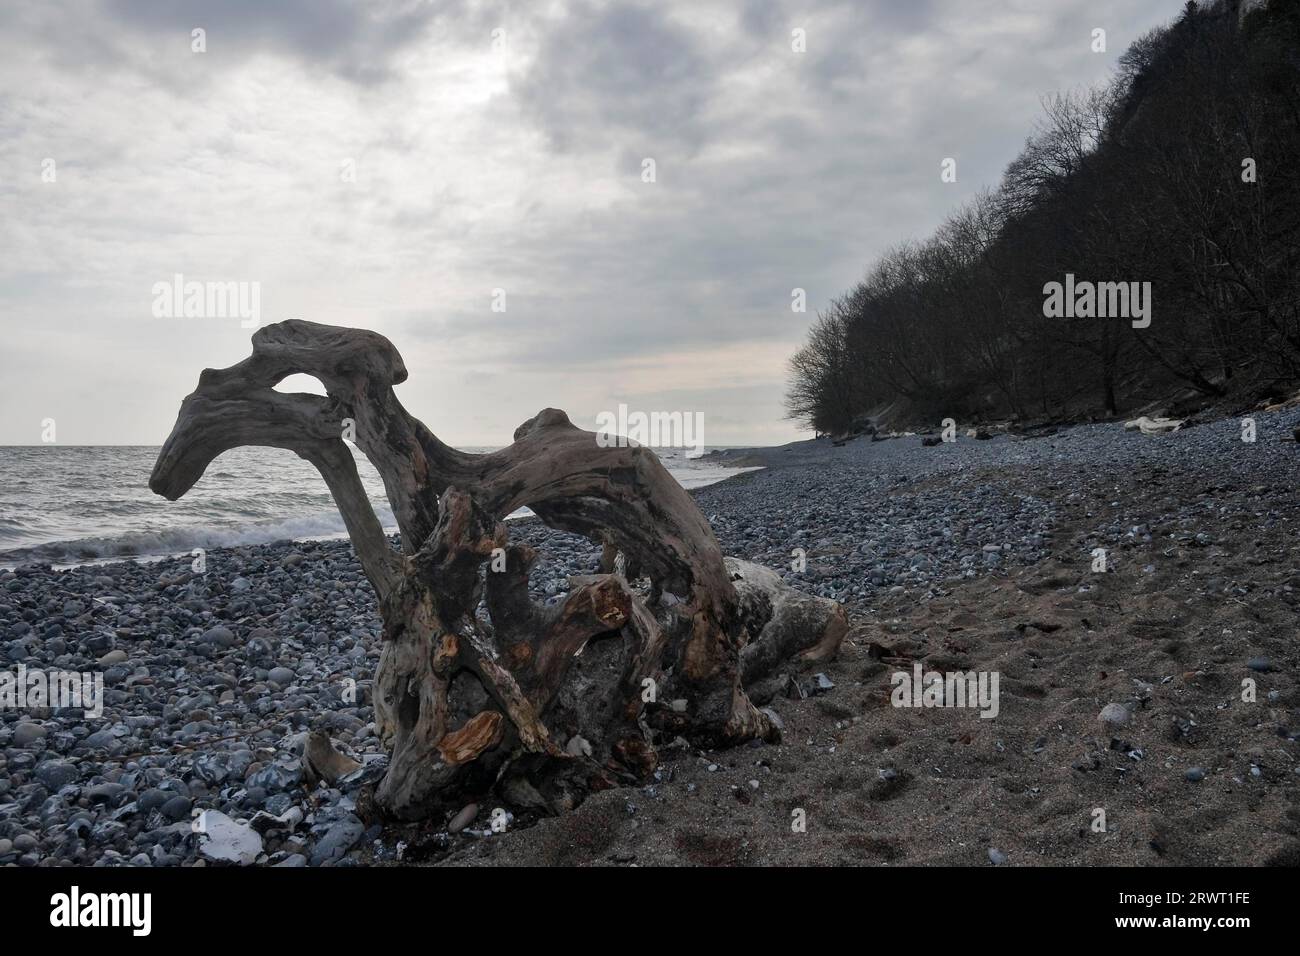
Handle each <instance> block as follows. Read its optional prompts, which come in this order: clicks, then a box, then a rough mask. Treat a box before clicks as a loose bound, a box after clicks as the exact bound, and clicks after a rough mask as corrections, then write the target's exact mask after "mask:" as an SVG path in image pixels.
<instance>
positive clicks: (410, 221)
mask: <svg viewBox="0 0 1300 956" xmlns="http://www.w3.org/2000/svg"><path fill="white" fill-rule="evenodd" d="M1181 6H1182V0H875V2H865V0H857V2H848V3H818V2H815V0H810V2H803V0H798V2H789V3H786V2H769V0H752V2H736V0H730V2H707V0H684V2H680V3H668V2H655V3H647V4H641V5H638V4H631V3H625V4H609V5H606V4H600V3H583V2H574V3H563V2H554V3H547V2H527V3H524V2H519V3H513V4H508V3H507V4H502V3H470V2H466V3H454V2H453V3H432V4H426V3H419V2H402V0H385V2H373V3H364V2H349V0H233V2H214V0H206V2H201V0H103V2H64V0H17V2H13V0H6V2H5V3H4V4H3V6H0V342H2V344H0V408H2V409H3V412H2V413H0V443H2V444H32V443H39V442H40V440H41V430H42V425H41V422H42V420H43V419H47V418H53V419H54V420H55V422H56V426H57V439H58V442H59V444H158V443H161V441H162V440H163V439H164V438H165V437H166V435H167V433H168V431H169V430H170V428H171V424H172V421H173V419H174V417H175V413H176V409H177V407H178V405H179V403H180V400H181V399H182V398H183V397H184V396H185V395H186V394H188V393H189V392H190V391H191V390H192V389H193V387H194V385H195V383H196V381H197V376H198V373H199V370H200V369H202V368H203V367H205V366H225V365H229V364H232V363H234V362H236V361H239V360H240V359H242V358H243V357H245V356H246V355H247V354H248V351H249V335H250V334H251V330H250V329H248V328H242V327H241V322H240V320H239V318H238V317H205V318H183V317H177V318H160V317H156V316H155V315H154V314H153V305H154V286H155V284H156V283H159V282H171V281H172V277H173V276H174V275H175V274H177V273H180V274H182V275H183V276H184V277H185V279H186V280H187V281H200V282H217V281H238V282H246V283H253V282H256V283H259V288H260V296H261V301H260V306H261V323H262V324H263V325H265V324H269V323H271V322H276V321H280V320H282V319H288V318H304V319H311V320H314V321H318V322H328V323H333V324H341V325H355V326H363V327H366V328H370V329H374V330H376V331H379V332H382V333H383V334H384V335H386V336H388V337H389V338H390V339H392V341H393V342H394V343H395V344H396V345H397V347H398V349H399V350H400V351H401V353H402V355H403V357H404V359H405V361H406V365H407V367H408V369H409V370H410V373H411V377H410V379H409V381H408V382H406V383H405V384H403V385H402V386H400V387H399V390H398V391H399V395H400V396H401V399H402V401H403V402H404V403H405V404H406V406H407V407H408V408H409V409H410V410H411V411H412V412H413V413H414V414H416V415H417V416H419V417H420V418H421V419H423V420H424V422H425V423H426V424H427V425H429V427H430V428H431V429H433V431H434V432H435V433H437V434H438V435H439V436H440V437H442V438H443V439H444V440H446V441H450V442H452V443H454V444H459V445H491V444H503V443H506V442H508V441H509V440H510V434H511V432H512V431H513V430H514V428H515V427H516V426H517V425H518V424H519V423H520V422H522V421H524V420H525V419H526V418H528V417H530V416H532V415H533V414H535V413H536V412H537V411H538V410H539V409H541V408H543V407H546V406H556V407H559V408H563V409H565V410H567V411H568V412H569V414H570V417H572V418H573V420H574V421H575V422H576V423H578V424H580V425H583V426H584V427H589V428H590V427H594V423H595V418H596V415H597V414H598V413H599V412H601V411H604V410H613V409H615V408H616V407H617V405H618V404H619V403H620V402H622V403H626V404H627V405H628V406H629V407H631V408H632V409H641V410H646V411H654V410H663V411H674V410H680V411H701V412H703V413H704V416H705V418H704V422H705V432H704V436H705V441H706V442H708V443H709V444H771V443H777V442H782V441H788V440H791V439H794V438H797V437H800V436H799V435H798V434H797V433H796V431H795V430H794V428H793V427H792V426H791V425H790V424H789V423H788V422H785V421H784V420H783V414H784V409H783V404H782V396H783V393H784V390H785V384H786V374H787V370H786V362H787V359H788V358H789V356H790V354H791V352H792V351H793V350H794V349H796V348H797V347H798V346H799V344H800V342H801V340H802V338H803V335H804V332H805V330H806V329H807V327H808V325H809V323H810V322H811V321H812V319H813V318H814V316H815V312H816V311H817V310H818V309H819V308H822V307H823V306H824V305H825V304H826V303H827V301H828V300H829V299H830V298H832V297H833V296H835V295H837V294H839V293H841V292H843V291H844V290H845V289H846V288H848V287H849V286H850V285H852V284H853V283H854V282H855V281H857V279H858V278H860V277H861V275H862V273H863V272H864V271H865V268H866V266H867V265H868V263H869V262H870V261H871V260H872V259H873V258H874V257H875V256H877V255H878V254H879V253H880V252H881V251H882V250H883V249H885V248H886V247H887V246H889V245H891V244H893V243H896V242H898V241H901V240H904V239H908V238H920V237H923V236H925V235H927V234H928V233H929V232H930V231H931V230H932V229H933V228H934V227H935V226H936V225H937V224H938V223H939V222H940V220H941V219H942V218H943V216H944V214H945V213H946V212H947V211H949V210H950V209H952V208H953V207H954V206H956V205H957V204H958V203H960V202H962V201H963V200H965V199H967V198H969V197H970V196H971V195H972V194H973V193H974V192H975V191H977V190H978V189H979V188H980V187H981V186H986V185H993V184H995V183H996V182H997V181H998V179H999V178H1000V176H1001V173H1002V170H1003V168H1004V167H1005V166H1006V164H1007V162H1008V161H1010V160H1011V159H1012V158H1013V157H1014V156H1015V154H1016V153H1017V152H1018V150H1019V149H1020V147H1021V145H1022V144H1023V142H1024V139H1025V136H1026V135H1027V134H1028V133H1029V131H1030V129H1031V126H1032V123H1033V121H1034V119H1035V118H1036V116H1037V115H1038V113H1039V112H1040V103H1039V101H1040V97H1041V96H1042V95H1043V94H1045V93H1048V92H1051V91H1055V90H1067V89H1072V88H1076V87H1079V86H1083V85H1088V84H1093V83H1097V82H1101V81H1103V80H1104V79H1105V78H1106V77H1107V76H1108V75H1109V73H1110V71H1111V70H1112V68H1113V66H1114V64H1115V61H1116V59H1117V57H1118V56H1119V55H1120V54H1121V53H1122V52H1123V51H1124V49H1125V48H1126V47H1127V46H1128V44H1129V43H1130V42H1131V41H1132V40H1134V39H1135V38H1136V37H1138V36H1140V35H1142V34H1143V33H1145V32H1146V31H1147V30H1149V29H1150V28H1152V27H1153V26H1156V25H1159V24H1163V23H1165V22H1167V21H1168V20H1170V19H1171V18H1172V17H1174V16H1175V15H1176V14H1177V12H1178V10H1179V9H1180V8H1181ZM195 28H201V29H202V30H203V31H205V42H206V52H201V53H199V52H194V51H193V49H192V46H193V39H192V31H193V30H194V29H195ZM1095 28H1103V29H1105V30H1106V31H1107V36H1106V40H1107V51H1106V52H1105V53H1094V52H1093V51H1092V49H1091V46H1092V31H1093V30H1094V29H1095ZM795 29H801V30H803V31H805V35H806V47H807V49H806V52H804V53H797V52H794V51H793V50H792V31H793V30H795ZM494 31H500V32H498V33H495V34H494ZM494 37H495V41H494ZM945 157H954V158H956V160H957V163H958V166H957V182H956V183H953V184H945V183H942V182H941V181H940V176H939V173H940V163H941V161H942V160H943V159H944V158H945ZM646 158H652V159H653V160H654V161H655V175H656V181H655V182H653V183H646V182H643V176H642V169H643V160H644V159H646ZM48 160H53V164H52V165H51V164H50V163H49V162H48ZM349 163H350V164H351V165H348V164H349ZM349 169H351V170H354V171H355V176H354V177H349V176H348V175H347V171H348V170H349ZM51 173H52V174H53V175H52V177H51V175H50V174H51ZM51 178H52V179H53V181H48V180H50V179H51ZM350 178H354V179H355V181H349V179H350ZM796 287H798V288H803V289H805V290H806V293H807V302H808V311H807V312H806V313H804V314H797V313H794V312H792V310H791V290H792V289H794V288H796ZM494 289H504V290H505V311H504V312H501V311H493V308H492V306H493V290H494ZM498 301H499V300H498Z"/></svg>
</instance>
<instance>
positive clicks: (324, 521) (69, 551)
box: [0, 510, 395, 566]
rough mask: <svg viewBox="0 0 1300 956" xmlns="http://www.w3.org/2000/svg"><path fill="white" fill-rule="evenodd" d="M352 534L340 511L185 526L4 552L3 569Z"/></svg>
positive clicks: (386, 516) (384, 518)
mask: <svg viewBox="0 0 1300 956" xmlns="http://www.w3.org/2000/svg"><path fill="white" fill-rule="evenodd" d="M379 518H380V521H381V522H383V524H384V526H385V528H386V529H388V530H390V531H392V530H395V527H394V525H395V522H394V521H393V516H392V514H391V512H388V511H386V510H385V511H384V513H382V514H380V515H379ZM346 534H347V528H346V527H345V526H344V524H343V518H342V517H341V516H340V515H339V513H338V512H337V511H335V512H328V511H322V512H320V513H318V514H312V515H302V516H299V517H295V518H285V519H282V520H279V521H273V522H258V523H255V524H244V525H233V526H231V527H227V528H212V527H206V528H205V527H184V528H169V529H165V530H151V531H128V532H124V533H121V534H111V535H102V536H92V537H85V538H74V539H70V540H65V541H48V542H44V543H41V544H34V545H29V546H26V547H19V548H13V549H10V550H7V551H0V565H10V566H13V565H18V564H26V563H30V562H39V563H42V564H57V565H74V564H87V563H91V562H95V561H102V560H106V559H113V558H164V557H169V556H172V555H179V554H189V553H190V552H191V551H193V550H194V549H195V548H202V549H204V550H210V549H212V548H234V547H239V546H242V545H251V544H270V543H272V542H275V541H303V540H310V539H317V538H335V537H342V536H344V535H346Z"/></svg>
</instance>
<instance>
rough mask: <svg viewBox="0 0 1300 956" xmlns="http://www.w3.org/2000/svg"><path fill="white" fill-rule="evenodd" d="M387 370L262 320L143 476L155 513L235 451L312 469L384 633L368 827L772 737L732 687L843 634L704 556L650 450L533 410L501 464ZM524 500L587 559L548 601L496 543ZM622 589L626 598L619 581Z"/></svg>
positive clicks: (804, 599)
mask: <svg viewBox="0 0 1300 956" xmlns="http://www.w3.org/2000/svg"><path fill="white" fill-rule="evenodd" d="M294 373H305V374H308V375H314V376H315V377H317V378H318V379H319V380H320V381H321V382H322V383H323V384H324V386H325V389H326V391H327V392H328V397H321V396H313V395H290V394H282V393H280V392H276V391H275V390H274V386H275V385H276V384H277V383H278V382H280V381H281V380H282V379H284V378H285V377H287V376H289V375H291V374H294ZM405 378H406V367H405V366H404V365H403V363H402V359H401V356H399V355H398V354H397V350H396V349H395V348H394V347H393V345H392V344H391V343H390V342H389V341H388V340H387V339H385V338H384V337H383V336H380V335H377V334H376V333H374V332H368V331H364V330H360V329H346V328H337V327H334V326H327V325H319V324H316V323H312V322H302V321H290V322H281V323H279V324H276V325H271V326H267V327H265V328H262V329H260V330H259V331H258V332H257V333H255V334H254V336H253V354H252V355H251V356H250V357H249V358H247V359H245V360H244V361H243V362H240V363H239V364H237V365H233V366H231V367H230V368H226V369H219V370H216V369H205V370H204V371H203V373H202V375H200V377H199V385H198V388H197V389H196V390H195V391H194V393H193V394H191V395H190V396H189V397H187V398H186V399H185V401H184V403H183V404H182V406H181V410H180V414H179V416H178V418H177V421H176V425H175V427H174V428H173V429H172V433H171V435H170V436H169V437H168V439H167V443H166V444H165V445H164V446H163V449H162V451H161V452H160V453H159V456H158V461H157V464H156V465H155V466H154V471H153V475H152V476H151V478H150V481H149V486H150V488H152V489H153V490H154V491H155V492H157V493H158V494H160V495H163V496H165V497H167V498H169V499H171V500H175V499H177V498H179V497H180V496H181V495H183V494H185V492H186V491H188V490H189V489H190V488H191V487H193V485H194V483H195V482H197V481H198V479H199V478H200V477H201V476H202V474H203V472H204V470H205V469H206V468H207V466H208V465H209V464H210V463H211V462H212V460H213V459H214V458H216V457H217V456H218V455H220V454H221V453H222V452H223V451H226V450H228V449H231V448H235V447H238V446H241V445H268V446H273V447H277V448H287V449H290V450H292V451H294V452H296V453H297V454H298V455H299V456H301V457H303V458H305V459H306V460H308V461H310V462H311V463H312V464H313V465H315V466H316V468H317V469H318V470H319V471H320V473H321V475H322V476H323V477H324V479H325V481H326V483H327V484H328V486H329V488H330V491H331V493H332V494H333V496H334V499H335V501H336V503H337V504H338V507H339V511H340V512H341V513H342V515H343V519H344V522H345V524H346V526H347V529H348V534H349V536H350V537H351V539H352V543H353V546H354V548H355V550H356V552H357V556H358V558H359V559H360V561H361V564H362V567H363V568H364V569H365V573H366V576H367V577H368V578H369V580H370V582H371V584H372V585H373V586H374V589H375V592H376V594H377V596H378V603H379V609H380V613H381V616H382V618H383V622H384V629H383V637H384V649H383V652H382V655H381V657H380V662H379V667H378V671H377V673H376V675H375V683H374V706H375V718H376V723H377V725H378V727H379V730H380V734H381V737H382V738H383V740H384V741H385V743H386V744H387V745H388V746H389V747H390V748H391V757H390V760H389V765H388V770H387V773H386V775H385V776H384V778H383V780H382V781H381V782H380V783H379V785H378V787H377V789H376V790H375V793H374V802H375V803H376V804H377V806H378V807H379V808H380V810H381V811H382V812H383V813H385V814H387V815H389V816H391V817H394V818H398V819H408V820H409V819H419V818H421V817H424V816H426V815H428V814H430V813H431V812H434V811H435V810H437V809H439V808H442V807H445V806H448V805H450V804H451V803H453V802H455V801H457V800H460V799H463V798H464V797H465V796H467V795H474V796H478V795H482V794H484V793H486V792H487V791H489V790H493V789H494V790H495V791H496V792H497V794H498V795H499V796H500V797H501V798H502V799H503V800H504V801H506V802H508V803H511V804H513V805H515V806H518V807H531V808H536V809H539V810H542V811H545V812H558V811H560V810H563V809H566V808H569V807H572V806H575V805H576V804H577V803H578V802H579V801H581V800H582V799H583V797H584V796H585V795H586V794H587V793H590V792H592V791H593V790H598V789H603V788H606V787H611V786H616V785H618V784H620V783H623V782H630V781H634V780H638V779H642V778H644V776H645V775H646V774H648V773H650V772H651V771H652V770H653V769H654V767H655V765H656V762H657V754H656V750H655V742H656V740H658V739H661V738H663V737H665V736H666V739H669V740H671V739H674V738H675V737H676V736H677V735H681V736H684V737H685V738H686V739H687V740H689V741H691V742H692V743H693V744H696V745H698V746H721V745H728V744H734V743H737V742H740V741H744V740H748V739H752V738H755V737H762V738H767V739H772V738H774V737H775V735H776V731H775V729H774V728H773V726H772V724H771V722H770V721H769V719H768V718H767V717H766V716H764V714H762V713H761V712H760V711H759V710H758V709H757V708H756V707H755V706H754V705H753V704H752V703H751V702H750V699H749V697H748V696H747V695H746V693H745V689H746V687H748V686H750V685H752V684H753V683H754V682H756V681H759V680H761V679H762V678H764V677H767V676H768V675H770V674H771V673H772V672H773V671H774V669H775V668H777V667H778V666H779V665H781V664H782V663H784V662H785V661H787V660H790V659H792V658H802V659H807V660H821V659H824V658H826V657H829V656H831V655H833V654H834V653H835V651H836V649H837V648H838V647H839V644H840V641H841V640H842V639H843V636H844V634H845V632H846V630H847V627H848V625H847V619H846V617H845V615H844V611H843V609H842V608H841V607H840V606H839V605H838V604H836V603H834V602H832V601H828V600H826V599H823V598H816V597H810V596H808V595H805V594H802V593H800V592H798V591H796V590H794V589H792V588H790V587H788V586H787V585H785V584H784V582H782V581H781V579H780V577H779V576H778V575H776V574H774V573H773V572H771V571H769V570H767V569H766V568H762V567H759V566H757V565H753V564H748V563H746V562H743V561H736V560H734V559H731V558H728V559H726V560H725V561H724V559H723V556H722V553H721V550H720V549H719V547H718V543H717V540H716V539H715V538H714V536H713V532H712V530H711V529H710V528H709V525H708V522H707V521H706V520H705V519H704V516H703V515H702V514H701V513H700V511H699V509H698V508H697V507H696V506H695V503H694V501H693V500H692V498H691V497H690V495H689V494H687V493H686V491H684V490H683V489H682V487H681V485H679V484H678V483H677V482H676V480H674V479H673V478H672V476H671V475H669V474H668V472H667V470H666V469H665V468H664V467H663V465H662V464H661V463H660V462H659V459H658V458H657V457H656V456H655V455H654V454H653V453H652V452H651V451H650V450H649V449H643V448H640V447H636V446H629V447H617V446H615V447H603V446H602V445H601V444H600V443H598V442H597V439H596V435H595V434H594V433H592V432H586V431H582V430H581V429H578V428H576V427H575V426H574V425H572V424H571V423H570V422H569V419H568V417H567V416H566V415H565V414H564V413H563V412H561V411H558V410H556V409H545V410H544V411H542V412H540V413H539V414H538V415H537V416H536V417H534V418H532V419H530V420H529V421H527V422H525V423H524V424H523V425H521V426H520V427H519V429H518V430H517V431H516V432H515V441H514V444H512V445H510V446H509V447H508V448H503V449H501V450H500V451H497V452H493V453H491V454H487V455H470V454H466V453H464V452H460V451H457V450H455V449H453V448H450V447H448V446H447V445H444V444H443V443H442V442H440V441H439V440H438V439H437V438H436V437H435V436H434V435H433V433H432V432H430V431H429V430H428V429H427V428H426V427H425V426H424V425H423V424H422V423H421V422H419V421H418V420H417V419H415V418H413V417H412V416H411V415H409V414H408V413H407V411H406V410H405V409H404V408H403V407H402V406H401V403H400V402H398V400H397V396H396V395H395V394H394V392H393V386H394V385H396V384H398V383H400V382H402V381H404V380H405ZM345 426H346V431H347V432H350V433H352V434H354V435H355V440H356V443H357V445H358V446H359V447H360V448H361V450H362V451H363V452H364V453H365V455H366V457H367V458H369V459H370V461H371V462H372V463H373V464H374V466H375V468H376V469H377V470H378V471H379V474H380V475H381V477H382V478H383V482H384V486H385V489H386V491H387V495H388V499H389V502H390V503H391V505H392V509H393V514H394V515H395V516H396V519H397V523H398V526H399V529H400V531H401V541H402V551H401V552H400V553H398V552H397V551H394V550H393V549H392V548H391V547H390V546H389V543H388V540H387V538H386V537H385V536H384V533H383V529H382V527H381V526H380V523H379V520H378V519H377V518H376V517H375V514H374V510H373V509H372V508H371V507H370V503H369V502H368V501H367V499H366V496H365V493H364V491H363V489H362V486H361V482H360V479H359V478H358V476H357V471H356V466H355V464H354V462H353V458H352V454H351V452H350V450H349V449H348V447H347V445H346V444H345V443H344V441H343V437H342V436H343V435H344V434H345ZM350 437H351V435H350ZM525 505H527V506H528V507H530V508H531V509H532V510H533V511H534V512H535V513H536V514H537V515H538V516H539V517H540V518H541V520H543V521H544V522H546V523H547V524H548V525H550V526H551V527H554V528H558V529H562V530H565V531H570V532H576V533H579V534H583V535H586V536H587V537H589V538H591V539H592V540H593V541H596V542H598V543H600V544H602V545H603V546H604V549H603V555H602V562H601V570H602V572H603V573H600V574H595V575H590V576H584V577H581V578H574V579H573V580H572V581H571V582H570V585H571V590H570V591H569V593H568V594H567V595H566V596H565V598H564V599H563V600H562V601H561V602H560V603H558V604H557V605H555V606H552V607H545V606H541V605H538V604H537V603H535V602H534V601H533V600H532V599H531V598H530V597H529V594H528V580H529V573H530V571H531V568H532V565H533V563H534V561H535V558H536V555H535V554H534V553H533V551H532V549H530V548H528V547H526V546H522V545H511V544H510V543H509V541H508V538H507V532H506V526H505V524H504V518H505V517H506V516H507V515H508V514H510V513H511V512H513V511H514V510H516V509H517V508H519V507H522V506H525ZM620 568H621V569H622V572H623V573H620ZM641 575H645V577H646V579H647V584H646V585H645V586H644V589H642V588H639V587H638V586H637V583H636V582H635V581H630V580H629V578H640V576H641ZM318 756H320V757H321V759H322V761H324V760H325V759H326V758H328V756H329V755H328V753H327V752H325V751H324V749H323V748H322V749H320V750H319V752H318Z"/></svg>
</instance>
